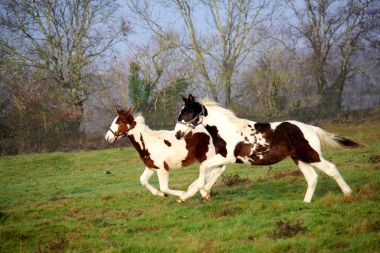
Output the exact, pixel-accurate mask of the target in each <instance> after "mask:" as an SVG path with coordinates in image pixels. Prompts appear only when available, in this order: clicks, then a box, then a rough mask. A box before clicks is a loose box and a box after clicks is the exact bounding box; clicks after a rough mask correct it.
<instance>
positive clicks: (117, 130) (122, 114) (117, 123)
mask: <svg viewBox="0 0 380 253" xmlns="http://www.w3.org/2000/svg"><path fill="white" fill-rule="evenodd" d="M116 110H117V114H118V116H117V117H116V118H115V119H114V120H113V122H112V124H111V126H110V129H109V130H108V132H107V134H106V136H105V138H106V140H107V141H108V142H111V143H113V142H115V141H116V140H117V139H118V138H119V137H125V136H126V135H127V133H128V131H129V130H131V129H132V128H133V127H134V126H135V125H136V122H135V121H134V118H133V116H132V115H131V109H129V110H127V111H124V110H119V109H117V108H116Z"/></svg>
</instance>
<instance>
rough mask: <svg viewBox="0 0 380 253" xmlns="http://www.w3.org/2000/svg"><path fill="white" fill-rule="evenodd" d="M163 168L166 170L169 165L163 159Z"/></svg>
mask: <svg viewBox="0 0 380 253" xmlns="http://www.w3.org/2000/svg"><path fill="white" fill-rule="evenodd" d="M164 168H165V170H166V171H169V165H168V164H167V163H166V162H165V161H164Z"/></svg>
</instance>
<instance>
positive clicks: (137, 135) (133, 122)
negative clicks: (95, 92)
mask: <svg viewBox="0 0 380 253" xmlns="http://www.w3.org/2000/svg"><path fill="white" fill-rule="evenodd" d="M116 110H117V114H118V116H117V117H116V118H115V119H114V120H113V122H112V124H111V126H110V128H109V130H108V132H107V133H106V135H105V139H106V140H107V141H108V142H110V143H113V142H115V141H116V140H117V139H118V138H120V137H125V136H127V137H128V138H129V140H130V141H131V143H132V145H133V147H134V148H135V149H136V151H137V152H138V153H139V155H140V159H141V160H142V162H143V163H144V164H145V166H146V168H145V170H144V172H143V174H142V175H141V177H140V182H141V184H142V185H143V186H145V187H146V188H147V189H148V190H149V191H150V192H151V193H152V194H153V195H155V196H167V194H171V195H175V196H179V198H178V199H177V201H178V202H180V203H182V202H184V201H185V200H186V199H188V198H190V197H192V196H193V195H195V193H196V192H197V191H198V187H197V180H196V181H195V182H194V183H192V184H191V185H190V186H189V188H188V189H187V191H186V192H184V191H179V190H172V189H170V188H169V171H170V170H171V169H178V168H182V167H185V166H188V165H191V164H193V163H195V162H198V163H199V164H202V162H203V161H205V160H207V158H208V157H212V156H214V155H215V147H214V145H213V143H212V141H211V139H212V138H211V136H210V135H209V134H208V132H207V131H206V129H205V128H204V127H203V126H199V127H195V128H194V129H192V130H191V131H188V134H186V135H185V136H184V138H183V139H181V140H178V139H176V138H175V135H174V131H165V130H160V131H154V130H151V129H150V128H149V127H148V126H147V125H146V124H145V119H144V117H143V116H142V115H139V114H138V115H135V116H132V115H131V109H129V110H127V111H125V110H119V109H117V108H116ZM225 169H226V166H225V165H223V166H220V167H219V168H217V169H216V170H212V171H210V172H207V175H206V177H207V179H206V181H207V184H206V185H207V186H208V187H210V188H211V186H212V185H213V184H214V183H215V182H216V180H217V179H218V177H219V176H220V175H221V174H223V172H224V171H225ZM154 172H156V173H157V176H158V181H159V185H160V190H158V189H156V188H155V187H153V186H152V185H151V184H149V178H150V177H151V176H152V175H153V174H154Z"/></svg>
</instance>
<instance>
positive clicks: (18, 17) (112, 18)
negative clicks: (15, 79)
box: [0, 0, 129, 127]
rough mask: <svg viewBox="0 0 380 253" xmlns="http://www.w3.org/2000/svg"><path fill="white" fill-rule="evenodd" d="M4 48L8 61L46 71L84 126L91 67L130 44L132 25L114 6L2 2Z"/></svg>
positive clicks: (53, 0) (88, 0) (0, 41)
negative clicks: (117, 47)
mask: <svg viewBox="0 0 380 253" xmlns="http://www.w3.org/2000/svg"><path fill="white" fill-rule="evenodd" d="M0 9H1V11H0V47H1V48H3V50H4V53H5V54H6V58H7V59H10V60H15V61H18V62H19V63H20V64H22V65H23V66H25V67H32V68H36V69H40V70H43V71H45V72H46V73H47V75H48V78H50V79H52V80H54V81H55V82H56V83H57V84H59V85H60V86H61V87H63V88H64V90H65V92H66V94H67V96H68V103H70V104H71V105H72V106H73V107H74V108H75V110H76V114H77V120H76V122H75V124H76V126H77V127H79V125H80V124H81V123H82V121H83V113H84V109H83V103H84V102H85V101H86V99H87V98H88V95H89V91H90V89H89V87H90V86H91V77H92V76H93V75H92V74H91V73H90V71H89V66H90V65H91V64H92V63H93V62H94V61H95V60H97V59H99V57H100V56H102V55H103V54H104V53H105V52H106V51H107V50H110V49H111V48H112V47H113V46H114V45H115V44H116V43H118V42H120V41H122V40H124V39H125V38H126V35H127V32H128V29H129V24H128V22H126V21H125V20H124V19H122V17H121V16H120V15H119V12H118V9H119V4H118V3H117V2H116V1H115V0H77V1H76V0H47V1H24V0H3V1H1V3H0Z"/></svg>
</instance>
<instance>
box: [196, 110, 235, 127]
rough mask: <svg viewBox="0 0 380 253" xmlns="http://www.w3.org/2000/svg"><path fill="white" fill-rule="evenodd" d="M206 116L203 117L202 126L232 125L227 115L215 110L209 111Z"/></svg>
mask: <svg viewBox="0 0 380 253" xmlns="http://www.w3.org/2000/svg"><path fill="white" fill-rule="evenodd" d="M207 110H208V111H209V113H208V116H206V117H204V119H203V123H204V125H207V124H208V125H215V126H217V125H234V124H233V121H232V120H231V119H230V118H229V116H228V115H226V114H224V113H223V112H222V111H219V110H217V109H214V108H212V109H209V108H207Z"/></svg>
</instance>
